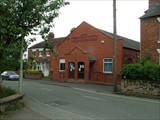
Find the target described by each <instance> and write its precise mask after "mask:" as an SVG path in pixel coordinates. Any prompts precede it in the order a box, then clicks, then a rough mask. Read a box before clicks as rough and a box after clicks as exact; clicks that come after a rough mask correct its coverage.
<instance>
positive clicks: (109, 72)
mask: <svg viewBox="0 0 160 120" xmlns="http://www.w3.org/2000/svg"><path fill="white" fill-rule="evenodd" d="M105 59H110V60H112V61H111V62H105ZM105 63H112V71H104V64H105ZM103 73H108V74H111V73H113V58H104V59H103Z"/></svg>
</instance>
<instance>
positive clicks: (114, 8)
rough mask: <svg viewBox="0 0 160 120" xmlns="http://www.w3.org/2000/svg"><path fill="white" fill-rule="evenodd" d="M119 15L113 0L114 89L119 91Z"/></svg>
mask: <svg viewBox="0 0 160 120" xmlns="http://www.w3.org/2000/svg"><path fill="white" fill-rule="evenodd" d="M116 67H117V16H116V0H113V81H114V88H113V91H114V92H117V70H116Z"/></svg>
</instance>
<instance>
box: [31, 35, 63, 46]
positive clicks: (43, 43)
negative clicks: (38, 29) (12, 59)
mask: <svg viewBox="0 0 160 120" xmlns="http://www.w3.org/2000/svg"><path fill="white" fill-rule="evenodd" d="M64 39H65V37H60V38H53V39H52V40H51V42H52V43H53V44H54V45H55V46H57V45H59V44H60V43H62V42H63V40H64ZM44 47H45V41H42V42H40V43H37V44H35V45H33V46H31V47H30V48H29V49H34V48H44Z"/></svg>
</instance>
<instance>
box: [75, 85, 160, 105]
mask: <svg viewBox="0 0 160 120" xmlns="http://www.w3.org/2000/svg"><path fill="white" fill-rule="evenodd" d="M73 89H75V90H79V91H84V92H88V93H94V94H98V95H105V96H110V97H117V98H123V99H129V100H136V101H143V102H150V103H156V104H160V100H151V99H147V98H136V97H131V96H123V95H117V94H111V93H100V92H96V91H92V90H87V89H81V88H76V87H73Z"/></svg>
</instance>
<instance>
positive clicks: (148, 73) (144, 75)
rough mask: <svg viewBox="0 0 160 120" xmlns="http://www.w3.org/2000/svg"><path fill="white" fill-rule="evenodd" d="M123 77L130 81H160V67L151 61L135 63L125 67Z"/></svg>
mask: <svg viewBox="0 0 160 120" xmlns="http://www.w3.org/2000/svg"><path fill="white" fill-rule="evenodd" d="M122 75H123V77H124V78H125V79H128V80H143V81H159V82H160V65H157V64H154V63H152V62H151V61H146V62H143V63H135V64H129V65H126V66H124V68H123V70H122Z"/></svg>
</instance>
